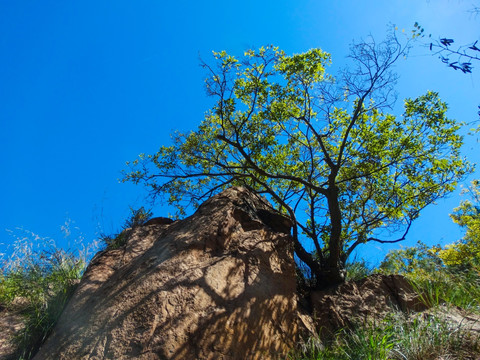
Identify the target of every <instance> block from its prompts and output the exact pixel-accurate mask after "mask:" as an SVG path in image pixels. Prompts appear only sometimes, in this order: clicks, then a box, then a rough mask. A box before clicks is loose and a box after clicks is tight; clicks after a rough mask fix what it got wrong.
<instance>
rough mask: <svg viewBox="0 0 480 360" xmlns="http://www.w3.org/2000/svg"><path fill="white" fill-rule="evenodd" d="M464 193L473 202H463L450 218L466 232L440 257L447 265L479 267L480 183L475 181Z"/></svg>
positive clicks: (444, 250) (443, 251)
mask: <svg viewBox="0 0 480 360" xmlns="http://www.w3.org/2000/svg"><path fill="white" fill-rule="evenodd" d="M463 193H467V194H469V195H470V197H471V198H472V200H473V202H472V201H470V200H465V201H462V202H461V203H460V206H459V207H457V208H455V209H454V212H453V214H451V215H450V217H451V218H452V220H453V221H454V222H455V223H456V224H458V225H460V226H461V227H462V228H465V229H466V232H465V236H464V237H463V238H462V239H461V240H460V241H458V242H456V243H453V244H451V245H449V246H447V247H446V248H445V249H443V250H440V252H439V257H440V258H441V259H442V260H443V262H444V263H445V264H446V265H465V264H468V263H476V264H477V265H478V263H479V260H480V181H479V180H473V181H472V183H471V186H470V187H469V188H467V189H466V190H464V191H463Z"/></svg>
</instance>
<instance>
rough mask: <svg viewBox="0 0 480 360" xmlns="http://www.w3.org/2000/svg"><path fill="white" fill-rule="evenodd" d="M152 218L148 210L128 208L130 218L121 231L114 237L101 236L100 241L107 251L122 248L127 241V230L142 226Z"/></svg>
mask: <svg viewBox="0 0 480 360" xmlns="http://www.w3.org/2000/svg"><path fill="white" fill-rule="evenodd" d="M151 217H152V212H151V211H150V210H145V208H144V207H143V206H142V207H141V208H139V209H137V210H136V209H134V208H132V207H130V216H129V217H128V219H127V220H125V223H124V225H123V226H122V231H120V232H119V233H117V234H114V235H107V234H102V235H100V240H101V241H102V242H103V243H105V244H106V245H107V249H118V248H121V247H122V246H124V245H125V244H126V243H127V240H128V233H127V230H128V229H134V228H136V227H138V226H142V225H143V224H145V223H146V222H147V221H148V220H149V219H150V218H151Z"/></svg>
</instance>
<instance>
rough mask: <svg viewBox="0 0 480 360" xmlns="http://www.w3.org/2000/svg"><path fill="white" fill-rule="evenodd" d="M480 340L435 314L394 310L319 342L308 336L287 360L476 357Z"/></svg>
mask: <svg viewBox="0 0 480 360" xmlns="http://www.w3.org/2000/svg"><path fill="white" fill-rule="evenodd" d="M478 354H480V341H479V340H478V338H475V337H472V336H471V335H470V334H469V333H468V332H467V331H465V330H463V329H462V328H461V327H459V326H458V325H452V324H451V323H449V322H448V321H445V320H442V319H441V318H437V317H427V318H425V319H422V318H419V317H417V318H414V319H408V318H406V317H405V315H404V314H400V313H396V314H395V313H394V314H391V316H390V317H387V318H386V319H385V320H384V321H382V322H381V323H378V324H375V325H374V326H373V325H367V326H365V325H363V326H362V325H359V326H358V327H356V328H354V329H344V330H341V331H339V332H338V333H337V336H336V337H335V338H334V339H332V340H330V341H328V342H326V343H322V342H320V341H319V340H318V339H316V338H310V339H308V340H307V341H306V342H305V343H304V344H302V346H300V348H299V349H297V350H296V351H293V352H292V354H291V355H290V356H289V357H288V359H289V360H293V359H295V360H300V359H301V360H349V359H356V360H363V359H365V360H367V359H368V360H370V359H371V360H373V359H375V360H404V359H409V360H410V359H412V360H413V359H424V360H430V359H431V360H436V359H477V358H478Z"/></svg>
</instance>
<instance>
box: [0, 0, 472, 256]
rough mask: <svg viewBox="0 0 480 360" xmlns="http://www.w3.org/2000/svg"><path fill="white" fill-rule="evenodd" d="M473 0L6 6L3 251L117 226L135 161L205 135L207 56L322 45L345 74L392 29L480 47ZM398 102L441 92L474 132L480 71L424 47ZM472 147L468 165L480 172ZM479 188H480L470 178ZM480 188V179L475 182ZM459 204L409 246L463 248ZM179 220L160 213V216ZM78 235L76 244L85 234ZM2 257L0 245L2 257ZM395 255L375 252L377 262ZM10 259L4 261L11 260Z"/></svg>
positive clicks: (0, 73)
mask: <svg viewBox="0 0 480 360" xmlns="http://www.w3.org/2000/svg"><path fill="white" fill-rule="evenodd" d="M474 5H476V6H479V5H478V4H475V2H473V3H472V1H470V0H466V1H462V0H455V1H453V0H435V1H426V0H423V1H422V0H412V1H411V0H392V1H379V0H376V1H373V0H365V1H354V0H348V1H347V0H338V1H328V2H327V1H318V0H317V1H307V0H296V1H293V0H291V1H285V0H276V1H258V0H257V1H252V0H246V1H243V2H230V1H205V2H198V1H176V2H173V1H170V2H164V1H158V0H157V1H153V0H151V1H142V0H139V1H123V0H115V1H89V0H83V1H75V2H74V1H49V0H43V1H36V0H30V1H27V0H26V1H15V0H2V1H1V2H0V54H1V55H0V149H1V150H2V151H1V152H0V166H1V169H2V170H3V171H2V172H3V176H1V177H0V189H1V191H2V198H1V201H0V243H3V248H4V247H5V246H6V245H8V244H9V243H11V242H12V237H11V235H10V232H9V231H7V230H10V231H14V232H18V231H19V230H18V228H23V229H26V230H29V231H32V232H34V233H36V234H38V235H40V236H45V237H51V238H54V239H55V240H56V242H57V244H58V245H59V246H63V247H69V246H73V245H72V244H73V243H72V237H73V236H74V235H72V237H71V238H70V239H68V238H67V239H65V238H63V237H62V235H61V231H60V227H61V226H62V225H63V224H64V223H65V222H66V221H70V223H71V226H72V228H77V230H76V232H74V234H79V233H81V234H83V235H82V236H83V237H84V238H85V241H86V242H90V241H93V240H94V239H95V238H96V237H97V236H98V232H105V233H111V232H114V231H116V230H118V229H119V228H120V226H121V225H122V224H123V221H124V220H125V218H126V217H127V216H128V214H129V206H133V207H140V206H142V205H144V204H146V202H145V199H144V198H145V195H146V193H145V191H144V189H143V188H141V187H136V186H134V185H131V184H119V183H118V179H119V178H120V177H121V174H120V171H121V170H122V169H124V168H125V165H124V164H125V161H128V160H134V159H135V158H136V156H137V155H138V154H140V153H153V152H155V151H156V150H157V149H158V147H159V146H160V145H162V144H168V143H169V139H170V137H169V134H170V133H171V132H173V131H174V130H176V129H178V130H190V129H194V128H195V127H196V126H197V125H198V124H199V122H200V121H201V119H202V117H203V114H204V113H205V111H207V110H208V109H209V107H210V106H211V105H212V99H209V98H208V97H207V96H206V95H205V91H204V87H203V79H204V77H205V73H204V71H203V69H201V67H200V66H199V56H201V57H202V58H203V59H205V60H207V61H208V60H209V59H210V54H211V51H212V50H216V51H218V50H226V51H227V52H229V53H232V54H236V55H240V54H242V53H243V51H244V50H246V49H248V48H251V47H259V46H262V45H266V44H274V45H276V46H279V47H280V48H282V49H283V50H285V51H286V52H287V53H290V54H291V53H299V52H303V51H306V50H308V49H310V48H313V47H320V48H322V49H323V50H325V51H328V52H330V53H331V54H332V58H333V65H332V68H331V69H330V72H333V73H334V72H335V70H336V69H339V68H341V67H342V66H344V65H345V64H346V55H347V54H348V46H349V44H350V43H351V42H352V40H353V39H357V40H359V39H361V38H362V37H363V38H365V37H366V36H368V35H369V34H371V35H373V36H374V37H375V38H376V39H378V40H380V39H382V38H383V37H384V36H385V34H386V30H387V27H388V26H389V24H395V25H396V26H398V28H399V31H401V29H405V30H406V32H409V31H410V30H411V29H412V28H413V24H414V22H416V21H418V22H419V23H420V24H421V25H422V26H423V27H424V28H425V32H426V33H431V34H432V35H433V36H434V37H435V38H438V37H440V36H442V37H443V36H448V37H452V38H454V39H455V40H456V42H457V43H459V44H461V43H470V42H473V41H474V40H476V39H479V38H480V15H476V16H475V15H472V14H470V13H468V10H469V9H471V8H472V7H473V6H474ZM397 71H398V73H399V74H400V81H399V84H398V87H397V90H398V92H399V101H398V104H397V107H396V109H395V110H396V113H397V114H401V104H402V101H401V99H403V98H405V97H415V96H418V95H421V94H423V93H424V92H426V91H427V90H434V91H438V92H439V93H440V96H441V97H442V99H443V100H445V101H446V102H447V103H448V104H449V106H450V111H449V115H450V117H453V118H456V119H458V120H461V121H471V120H474V119H475V118H478V115H476V113H477V111H478V109H477V105H479V104H480V96H479V94H480V82H479V79H480V63H479V64H478V65H477V66H476V68H475V69H474V73H473V74H470V75H464V74H462V73H459V72H455V71H453V70H450V69H447V68H446V67H445V65H444V64H442V63H441V62H440V61H438V60H437V59H436V58H435V57H433V56H431V55H430V54H429V53H428V51H427V49H425V48H422V47H420V46H417V47H415V48H414V49H413V52H412V54H411V56H410V57H409V58H408V59H407V60H405V61H401V62H400V63H399V65H398V66H397ZM478 147H479V144H478V142H476V139H475V138H470V139H467V145H466V146H465V155H467V156H468V157H469V159H470V160H471V161H472V162H478V161H479V160H480V158H479V154H480V152H479V151H478ZM473 177H475V175H474V176H472V177H471V178H473ZM476 177H477V178H478V177H479V172H478V171H477V173H476ZM459 202H460V197H459V196H458V195H457V194H454V195H452V196H451V197H450V198H449V199H447V200H445V201H440V202H439V204H438V205H437V206H432V207H430V208H427V209H426V210H425V211H424V213H423V214H422V215H421V217H420V219H419V220H418V221H417V222H416V223H415V224H414V226H413V228H412V230H411V232H410V234H409V236H408V241H407V242H404V243H403V245H404V246H406V245H412V244H414V243H415V242H416V241H417V240H420V239H421V240H423V241H425V242H427V243H429V244H435V243H441V244H445V243H449V242H452V241H454V240H456V239H458V237H459V236H461V232H460V231H459V229H458V227H457V226H456V225H454V224H453V223H452V222H451V220H450V218H449V217H448V214H449V213H450V212H451V211H452V209H453V208H454V207H455V206H457V205H458V204H459ZM168 212H169V209H166V208H161V207H156V208H154V213H155V215H157V216H165V215H167V214H168ZM75 236H76V235H75ZM1 246H2V245H0V248H1ZM387 250H388V248H387V247H378V246H368V247H364V248H363V249H361V256H363V257H365V258H366V259H367V260H368V261H373V262H375V261H377V260H378V259H379V258H381V257H383V255H384V254H385V253H386V251H387ZM0 252H1V250H0Z"/></svg>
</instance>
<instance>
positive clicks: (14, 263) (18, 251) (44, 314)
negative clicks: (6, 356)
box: [0, 234, 87, 360]
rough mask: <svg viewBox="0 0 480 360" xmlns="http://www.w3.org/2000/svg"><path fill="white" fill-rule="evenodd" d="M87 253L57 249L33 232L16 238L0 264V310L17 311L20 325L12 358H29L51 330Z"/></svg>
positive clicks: (71, 289) (77, 277) (82, 267)
mask: <svg viewBox="0 0 480 360" xmlns="http://www.w3.org/2000/svg"><path fill="white" fill-rule="evenodd" d="M86 259H87V253H86V252H84V253H78V252H70V251H66V250H63V249H59V248H58V247H56V246H55V243H54V242H53V241H51V240H49V239H45V238H41V237H39V236H37V235H35V234H27V236H22V237H18V238H17V239H16V240H15V242H14V251H13V254H12V256H10V257H9V258H8V259H2V260H3V262H2V263H1V267H0V309H2V310H6V311H12V312H15V313H19V314H20V315H21V318H22V324H23V328H22V329H21V330H20V331H19V332H18V333H17V335H16V336H15V338H14V339H13V343H14V345H15V347H16V349H17V351H16V352H15V354H14V355H13V356H12V359H25V360H26V359H30V358H32V357H33V355H34V354H35V353H36V352H37V350H38V349H39V347H40V346H41V344H42V343H43V342H44V341H45V339H46V338H47V337H48V335H49V334H50V333H51V331H52V330H53V327H54V326H55V323H56V322H57V320H58V318H59V317H60V315H61V313H62V311H63V308H64V306H65V305H66V303H67V301H68V299H69V298H70V296H71V295H72V294H73V291H74V290H75V287H76V285H77V283H78V281H79V279H80V278H81V276H82V274H83V271H84V269H85V266H86Z"/></svg>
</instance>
